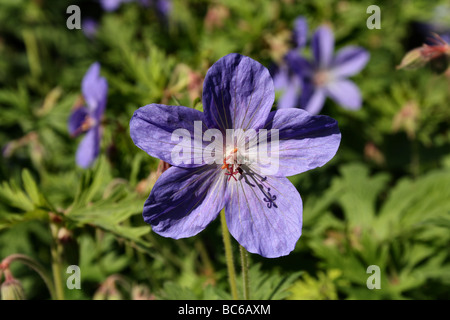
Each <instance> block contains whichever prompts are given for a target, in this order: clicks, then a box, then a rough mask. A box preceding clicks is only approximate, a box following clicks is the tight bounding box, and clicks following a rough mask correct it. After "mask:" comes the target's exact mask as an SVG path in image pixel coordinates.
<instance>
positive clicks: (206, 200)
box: [130, 54, 341, 258]
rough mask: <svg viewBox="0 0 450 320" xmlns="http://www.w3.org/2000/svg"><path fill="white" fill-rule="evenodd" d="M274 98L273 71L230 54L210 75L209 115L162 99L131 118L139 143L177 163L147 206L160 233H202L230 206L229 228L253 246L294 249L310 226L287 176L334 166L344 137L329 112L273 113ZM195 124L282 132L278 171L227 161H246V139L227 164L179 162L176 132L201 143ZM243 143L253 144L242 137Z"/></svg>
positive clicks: (148, 218)
mask: <svg viewBox="0 0 450 320" xmlns="http://www.w3.org/2000/svg"><path fill="white" fill-rule="evenodd" d="M274 99H275V90H274V85H273V80H272V78H271V76H270V74H269V72H268V70H267V69H266V68H265V67H264V66H262V65H261V64H260V63H258V62H256V61H254V60H252V59H250V58H249V57H245V56H242V55H239V54H229V55H227V56H225V57H223V58H221V59H220V60H218V61H217V62H216V63H215V64H214V65H213V66H212V67H211V68H210V69H209V70H208V72H207V74H206V77H205V81H204V84H203V110H204V112H200V111H198V110H195V109H191V108H187V107H183V106H166V105H160V104H150V105H147V106H144V107H142V108H140V109H138V110H136V112H135V113H134V115H133V117H132V119H131V121H130V135H131V138H132V140H133V142H134V143H135V144H136V146H138V147H139V148H141V149H142V150H144V151H145V152H147V153H148V154H149V155H150V156H153V157H157V158H159V159H161V160H164V161H166V162H168V163H169V164H171V165H172V166H171V167H170V168H169V169H168V170H166V171H165V172H164V173H163V174H162V175H161V176H160V178H159V179H158V180H157V182H156V184H155V185H154V187H153V189H152V191H151V193H150V196H149V197H148V199H147V201H146V202H145V204H144V210H143V217H144V220H145V222H147V223H149V224H150V225H151V226H152V230H153V231H154V232H156V233H158V234H159V235H161V236H164V237H171V238H174V239H179V238H186V237H191V236H194V235H196V234H197V233H199V232H200V231H202V230H203V229H205V228H206V226H207V225H208V224H209V223H210V222H212V221H213V220H214V219H215V218H216V217H217V215H218V214H219V212H220V211H221V210H222V208H224V207H225V216H226V221H227V226H228V229H229V231H230V233H231V234H232V236H233V237H234V238H235V239H236V240H237V241H238V242H239V243H240V244H241V245H242V246H243V247H245V248H246V250H247V251H249V252H252V253H257V254H260V255H261V256H264V257H268V258H273V257H279V256H284V255H287V254H289V253H290V252H291V251H292V250H293V249H294V247H295V244H296V242H297V240H298V239H299V237H300V235H301V229H302V211H303V210H302V199H301V197H300V194H299V193H298V191H297V189H296V188H295V186H294V185H293V184H292V183H291V182H290V181H289V180H288V179H287V178H286V177H287V176H291V175H295V174H298V173H301V172H305V171H308V170H311V169H314V168H317V167H320V166H323V165H324V164H325V163H327V162H328V161H329V160H330V159H331V158H333V157H334V155H335V153H336V151H337V149H338V147H339V144H340V140H341V134H340V132H339V129H338V126H337V122H336V121H335V120H334V119H332V118H330V117H327V116H312V115H310V114H309V113H308V112H306V111H304V110H301V109H296V108H289V109H280V110H276V111H273V112H271V108H272V105H273V102H274ZM194 122H200V125H201V126H200V128H202V129H201V130H204V131H206V130H207V129H217V130H218V131H219V132H222V133H223V134H224V135H225V132H226V131H227V130H228V129H234V130H235V131H240V130H238V129H243V130H246V131H248V130H251V129H253V130H255V132H257V134H259V132H261V131H260V130H261V129H267V130H271V129H275V131H276V130H278V132H279V138H278V140H279V148H278V150H277V151H272V150H271V152H275V153H276V155H277V157H278V158H279V168H278V170H277V172H276V173H274V174H272V175H265V174H261V172H262V170H261V168H262V166H263V164H262V163H261V162H258V161H254V162H250V163H247V164H239V163H238V162H237V160H232V164H226V163H225V161H226V160H227V159H230V157H231V159H238V158H239V155H240V153H241V152H245V148H246V147H245V146H247V144H245V143H244V144H243V146H244V147H243V148H242V149H244V150H242V149H239V148H241V147H239V148H235V145H228V144H227V143H228V141H227V143H224V145H223V150H225V151H224V152H223V153H220V154H219V157H218V158H219V160H222V159H223V160H224V162H223V165H221V164H220V163H219V164H216V163H214V164H205V163H204V162H202V163H197V164H195V162H194V164H193V163H192V162H191V163H188V164H185V163H181V164H180V163H176V162H175V161H173V159H172V156H173V155H172V152H173V148H174V142H173V140H172V133H173V132H174V131H175V130H177V129H183V130H184V131H185V132H187V135H186V137H187V138H188V139H187V142H185V143H186V144H187V145H189V146H191V145H193V146H195V145H196V144H195V143H196V142H195V141H194V139H192V137H193V136H195V131H194V127H195V126H194ZM201 130H200V131H201ZM243 130H242V131H240V132H241V134H242V133H243V132H245V131H243ZM186 137H183V142H184V140H185V139H184V138H186ZM237 140H238V141H244V142H245V141H246V140H245V137H241V136H238V137H237ZM215 142H216V141H215ZM217 143H220V144H221V143H222V142H217ZM250 144H251V143H250ZM272 156H273V154H272ZM219 162H220V161H219Z"/></svg>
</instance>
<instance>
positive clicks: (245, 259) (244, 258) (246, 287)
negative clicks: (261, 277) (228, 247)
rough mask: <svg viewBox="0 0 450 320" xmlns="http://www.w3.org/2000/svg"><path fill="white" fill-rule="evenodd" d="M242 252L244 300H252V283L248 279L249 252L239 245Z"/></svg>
mask: <svg viewBox="0 0 450 320" xmlns="http://www.w3.org/2000/svg"><path fill="white" fill-rule="evenodd" d="M239 249H240V251H241V265H242V282H243V288H244V300H248V299H250V282H249V278H248V253H247V250H245V248H244V247H243V246H241V245H239Z"/></svg>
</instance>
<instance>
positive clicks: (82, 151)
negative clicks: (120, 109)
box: [75, 126, 100, 169]
mask: <svg viewBox="0 0 450 320" xmlns="http://www.w3.org/2000/svg"><path fill="white" fill-rule="evenodd" d="M99 153H100V126H95V127H92V128H91V129H90V130H88V131H87V133H86V135H85V136H84V138H83V140H81V142H80V145H79V146H78V149H77V153H76V155H75V159H76V162H77V164H78V165H79V166H80V167H82V168H84V169H86V168H89V167H90V166H91V165H92V164H93V163H94V161H95V159H97V157H98V155H99Z"/></svg>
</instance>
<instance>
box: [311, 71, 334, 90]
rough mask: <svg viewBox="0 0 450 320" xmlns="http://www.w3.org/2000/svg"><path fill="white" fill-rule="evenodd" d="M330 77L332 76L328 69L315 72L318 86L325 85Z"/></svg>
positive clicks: (315, 82) (314, 80) (314, 78)
mask: <svg viewBox="0 0 450 320" xmlns="http://www.w3.org/2000/svg"><path fill="white" fill-rule="evenodd" d="M329 79H330V76H329V74H328V72H327V71H326V70H319V71H317V72H316V73H315V74H314V77H313V82H314V85H316V86H317V87H321V86H323V85H325V84H326V83H327V82H328V81H329Z"/></svg>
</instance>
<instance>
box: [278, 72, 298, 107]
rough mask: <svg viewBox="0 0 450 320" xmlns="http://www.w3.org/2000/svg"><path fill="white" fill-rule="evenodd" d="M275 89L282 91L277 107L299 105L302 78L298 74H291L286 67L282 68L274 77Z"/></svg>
mask: <svg viewBox="0 0 450 320" xmlns="http://www.w3.org/2000/svg"><path fill="white" fill-rule="evenodd" d="M273 83H274V85H275V89H276V90H277V91H280V92H281V95H280V98H279V99H278V104H277V108H279V109H280V108H292V107H297V106H298V100H299V96H300V88H301V80H300V78H299V77H298V76H297V75H295V74H294V75H289V71H288V70H287V68H286V67H284V68H280V69H279V70H278V71H277V72H276V73H275V75H274V77H273Z"/></svg>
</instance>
